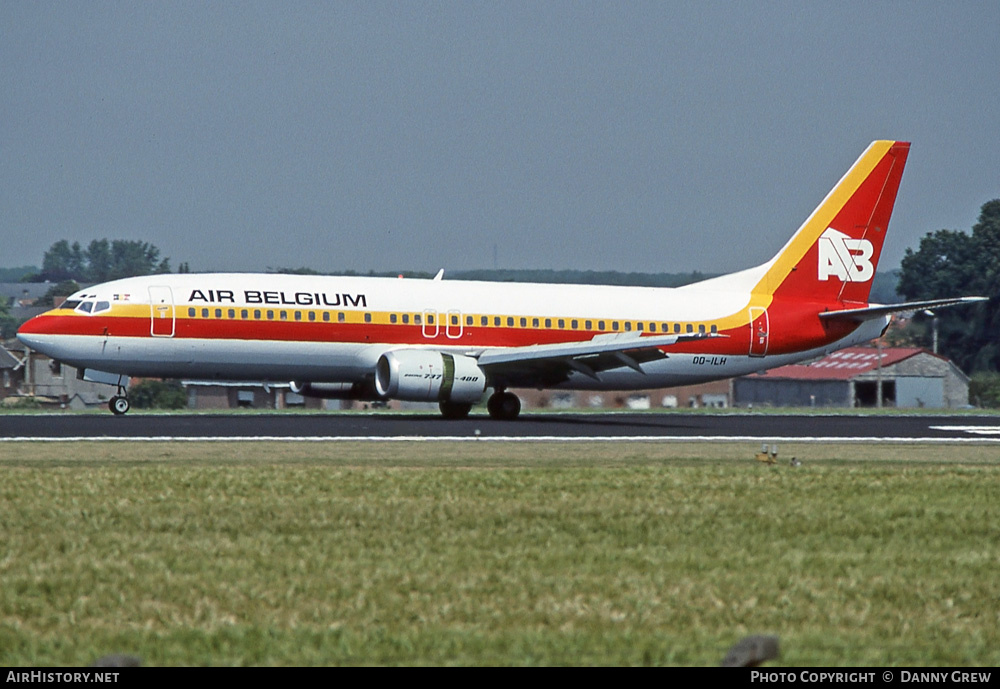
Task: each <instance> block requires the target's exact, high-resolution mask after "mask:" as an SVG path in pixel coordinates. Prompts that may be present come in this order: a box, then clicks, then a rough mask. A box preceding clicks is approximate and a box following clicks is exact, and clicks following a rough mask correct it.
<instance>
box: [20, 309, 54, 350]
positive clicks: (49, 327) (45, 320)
mask: <svg viewBox="0 0 1000 689" xmlns="http://www.w3.org/2000/svg"><path fill="white" fill-rule="evenodd" d="M50 313H51V311H47V312H45V313H43V314H41V315H39V316H35V317H34V318H32V319H30V320H28V321H27V322H26V323H25V324H24V325H22V326H21V327H20V328H19V329H18V331H17V339H18V340H20V341H21V342H22V343H23V344H24V345H26V346H27V347H30V348H31V349H34V350H35V351H37V352H41V353H43V354H49V352H48V351H46V350H48V348H49V345H50V344H51V343H52V338H53V337H54V336H55V335H57V334H58V333H59V330H58V329H57V328H56V327H55V326H56V319H55V318H54V317H53V316H50V315H49V314H50Z"/></svg>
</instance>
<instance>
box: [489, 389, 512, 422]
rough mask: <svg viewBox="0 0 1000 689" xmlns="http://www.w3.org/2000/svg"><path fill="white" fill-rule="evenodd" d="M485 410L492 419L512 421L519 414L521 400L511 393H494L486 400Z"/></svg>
mask: <svg viewBox="0 0 1000 689" xmlns="http://www.w3.org/2000/svg"><path fill="white" fill-rule="evenodd" d="M486 410H487V411H488V412H489V413H490V416H491V417H492V418H494V419H500V420H502V421H513V420H514V419H516V418H517V415H518V414H520V413H521V400H519V399H518V398H517V395H515V394H514V393H512V392H495V393H493V394H492V395H490V398H489V399H488V400H486Z"/></svg>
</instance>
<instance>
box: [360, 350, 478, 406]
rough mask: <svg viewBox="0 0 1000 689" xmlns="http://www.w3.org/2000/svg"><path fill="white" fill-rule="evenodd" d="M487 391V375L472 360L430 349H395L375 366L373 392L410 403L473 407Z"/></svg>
mask: <svg viewBox="0 0 1000 689" xmlns="http://www.w3.org/2000/svg"><path fill="white" fill-rule="evenodd" d="M485 390H486V374H485V373H483V370H482V369H481V368H479V364H478V363H477V362H476V360H475V359H473V358H472V357H468V356H463V355H461V354H446V353H444V352H439V351H435V350H433V349H397V350H395V351H392V352H386V353H385V354H383V355H382V356H381V357H380V358H379V360H378V363H377V364H376V365H375V391H376V392H377V393H378V394H379V395H381V396H382V397H386V398H390V399H397V400H408V401H411V402H450V403H456V404H475V403H476V402H478V401H479V399H480V398H481V397H482V396H483V392H484V391H485Z"/></svg>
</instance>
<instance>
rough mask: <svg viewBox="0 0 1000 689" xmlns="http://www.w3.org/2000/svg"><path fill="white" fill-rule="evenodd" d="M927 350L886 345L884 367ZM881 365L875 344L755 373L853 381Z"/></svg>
mask: <svg viewBox="0 0 1000 689" xmlns="http://www.w3.org/2000/svg"><path fill="white" fill-rule="evenodd" d="M925 351H926V350H924V349H920V348H919V347H883V348H882V366H883V368H884V367H886V366H892V365H893V364H898V363H899V362H900V361H903V360H904V359H909V358H910V357H911V356H916V355H917V354H920V353H921V352H925ZM877 367H878V350H877V349H876V348H874V347H849V348H847V349H841V350H840V351H837V352H833V353H832V354H828V355H827V356H825V357H823V358H822V359H819V360H817V361H814V362H812V363H811V364H791V365H790V366H780V367H778V368H774V369H771V370H770V371H765V372H763V373H757V374H754V377H755V378H792V379H796V380H849V379H851V378H854V377H855V376H859V375H861V374H863V373H868V372H869V371H874V370H875V369H876V368H877Z"/></svg>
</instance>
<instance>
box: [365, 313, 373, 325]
mask: <svg viewBox="0 0 1000 689" xmlns="http://www.w3.org/2000/svg"><path fill="white" fill-rule="evenodd" d="M371 322H372V315H371V314H370V313H366V314H365V323H371Z"/></svg>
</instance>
